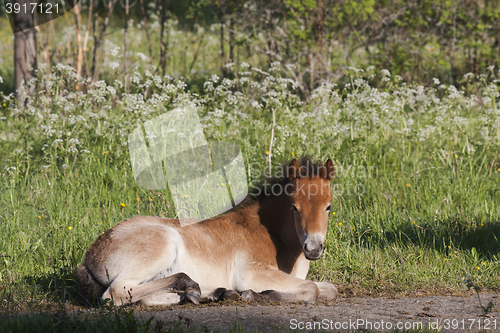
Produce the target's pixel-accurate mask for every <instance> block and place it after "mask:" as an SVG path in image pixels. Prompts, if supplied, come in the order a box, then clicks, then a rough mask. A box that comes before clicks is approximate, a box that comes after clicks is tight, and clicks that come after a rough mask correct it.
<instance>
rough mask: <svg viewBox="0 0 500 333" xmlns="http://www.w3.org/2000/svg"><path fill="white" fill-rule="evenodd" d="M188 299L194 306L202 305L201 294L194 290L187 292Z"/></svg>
mask: <svg viewBox="0 0 500 333" xmlns="http://www.w3.org/2000/svg"><path fill="white" fill-rule="evenodd" d="M186 298H187V299H189V300H190V301H191V302H193V303H194V304H198V303H200V292H199V291H198V290H194V289H188V290H186Z"/></svg>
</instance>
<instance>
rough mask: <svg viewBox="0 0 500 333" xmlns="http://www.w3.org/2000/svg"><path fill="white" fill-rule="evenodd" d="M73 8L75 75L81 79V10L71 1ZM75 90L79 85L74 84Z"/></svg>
mask: <svg viewBox="0 0 500 333" xmlns="http://www.w3.org/2000/svg"><path fill="white" fill-rule="evenodd" d="M73 1H74V4H75V7H73V16H74V17H75V32H76V47H77V56H76V75H77V76H78V77H82V68H83V48H82V33H81V31H80V26H81V18H82V16H81V9H80V4H79V3H77V1H76V0H73ZM76 89H78V90H80V89H81V87H80V83H79V82H78V83H77V84H76Z"/></svg>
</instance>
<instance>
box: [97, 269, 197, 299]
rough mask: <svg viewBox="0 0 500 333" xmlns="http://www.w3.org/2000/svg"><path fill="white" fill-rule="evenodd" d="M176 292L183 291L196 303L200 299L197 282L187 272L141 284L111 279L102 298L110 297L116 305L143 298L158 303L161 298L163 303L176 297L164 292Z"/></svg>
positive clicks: (173, 293) (172, 293)
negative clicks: (111, 281)
mask: <svg viewBox="0 0 500 333" xmlns="http://www.w3.org/2000/svg"><path fill="white" fill-rule="evenodd" d="M177 293H183V294H184V295H185V297H186V298H188V299H189V300H190V301H192V302H193V303H196V304H197V303H198V302H199V300H200V295H201V290H200V286H199V285H198V283H196V282H194V281H193V280H191V278H190V277H189V276H188V275H187V274H185V273H177V274H174V275H171V276H167V277H164V278H162V279H158V280H153V281H150V282H146V283H142V284H137V283H134V282H133V281H123V280H121V281H120V280H118V281H113V283H112V284H111V287H110V288H109V289H108V290H107V291H106V292H105V293H104V295H103V296H102V298H103V299H105V298H111V297H112V298H113V300H114V302H115V304H117V305H122V304H127V303H134V302H138V301H141V300H144V301H145V303H146V304H151V303H154V304H158V300H163V302H164V303H163V302H162V303H161V304H165V303H166V304H169V303H170V304H171V302H173V301H175V300H176V299H177V297H176V296H173V297H169V296H167V295H165V294H171V295H175V294H177ZM176 303H177V302H176Z"/></svg>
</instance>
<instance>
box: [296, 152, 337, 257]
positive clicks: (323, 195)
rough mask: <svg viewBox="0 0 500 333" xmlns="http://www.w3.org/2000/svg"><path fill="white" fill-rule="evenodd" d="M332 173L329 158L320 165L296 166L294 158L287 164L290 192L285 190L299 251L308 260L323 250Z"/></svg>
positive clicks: (319, 255)
mask: <svg viewBox="0 0 500 333" xmlns="http://www.w3.org/2000/svg"><path fill="white" fill-rule="evenodd" d="M333 175H334V167H333V163H332V161H331V160H330V159H328V160H327V161H326V163H325V165H323V166H321V165H320V166H314V167H311V166H309V165H307V166H305V165H299V163H298V162H297V160H295V159H294V160H293V161H292V162H290V165H289V166H288V178H289V179H290V180H291V182H292V189H293V190H292V191H287V192H288V194H289V197H290V201H291V209H292V211H293V218H294V222H295V229H296V230H297V235H298V237H299V239H300V241H301V244H302V251H303V252H304V255H305V257H306V258H307V259H309V260H317V259H319V258H320V257H321V254H322V253H323V242H324V241H325V237H326V229H327V225H328V215H329V213H330V210H331V207H332V192H331V190H330V180H331V179H332V178H333Z"/></svg>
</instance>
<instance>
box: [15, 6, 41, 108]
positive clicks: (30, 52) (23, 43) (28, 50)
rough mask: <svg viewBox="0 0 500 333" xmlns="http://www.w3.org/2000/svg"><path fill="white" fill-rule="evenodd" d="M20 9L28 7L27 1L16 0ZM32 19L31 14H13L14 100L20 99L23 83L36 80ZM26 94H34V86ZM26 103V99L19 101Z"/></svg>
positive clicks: (34, 38) (34, 36)
mask: <svg viewBox="0 0 500 333" xmlns="http://www.w3.org/2000/svg"><path fill="white" fill-rule="evenodd" d="M16 3H19V4H20V5H21V7H23V4H24V3H25V4H26V5H27V6H28V8H29V7H30V4H29V0H18V1H16ZM34 23H35V22H34V17H33V15H32V14H31V13H28V14H24V13H21V12H20V13H19V14H14V30H15V31H18V32H15V33H14V87H15V89H16V98H17V99H18V100H19V99H20V97H21V96H20V94H19V87H20V86H21V84H22V83H23V82H24V83H26V84H29V80H30V79H32V78H36V73H35V70H36V68H37V59H36V55H37V52H36V30H35V28H34V25H35V24H34ZM27 88H28V93H29V94H30V95H32V94H34V93H35V89H36V84H34V85H28V86H27ZM21 102H23V103H24V104H26V103H27V99H26V100H24V101H21Z"/></svg>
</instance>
